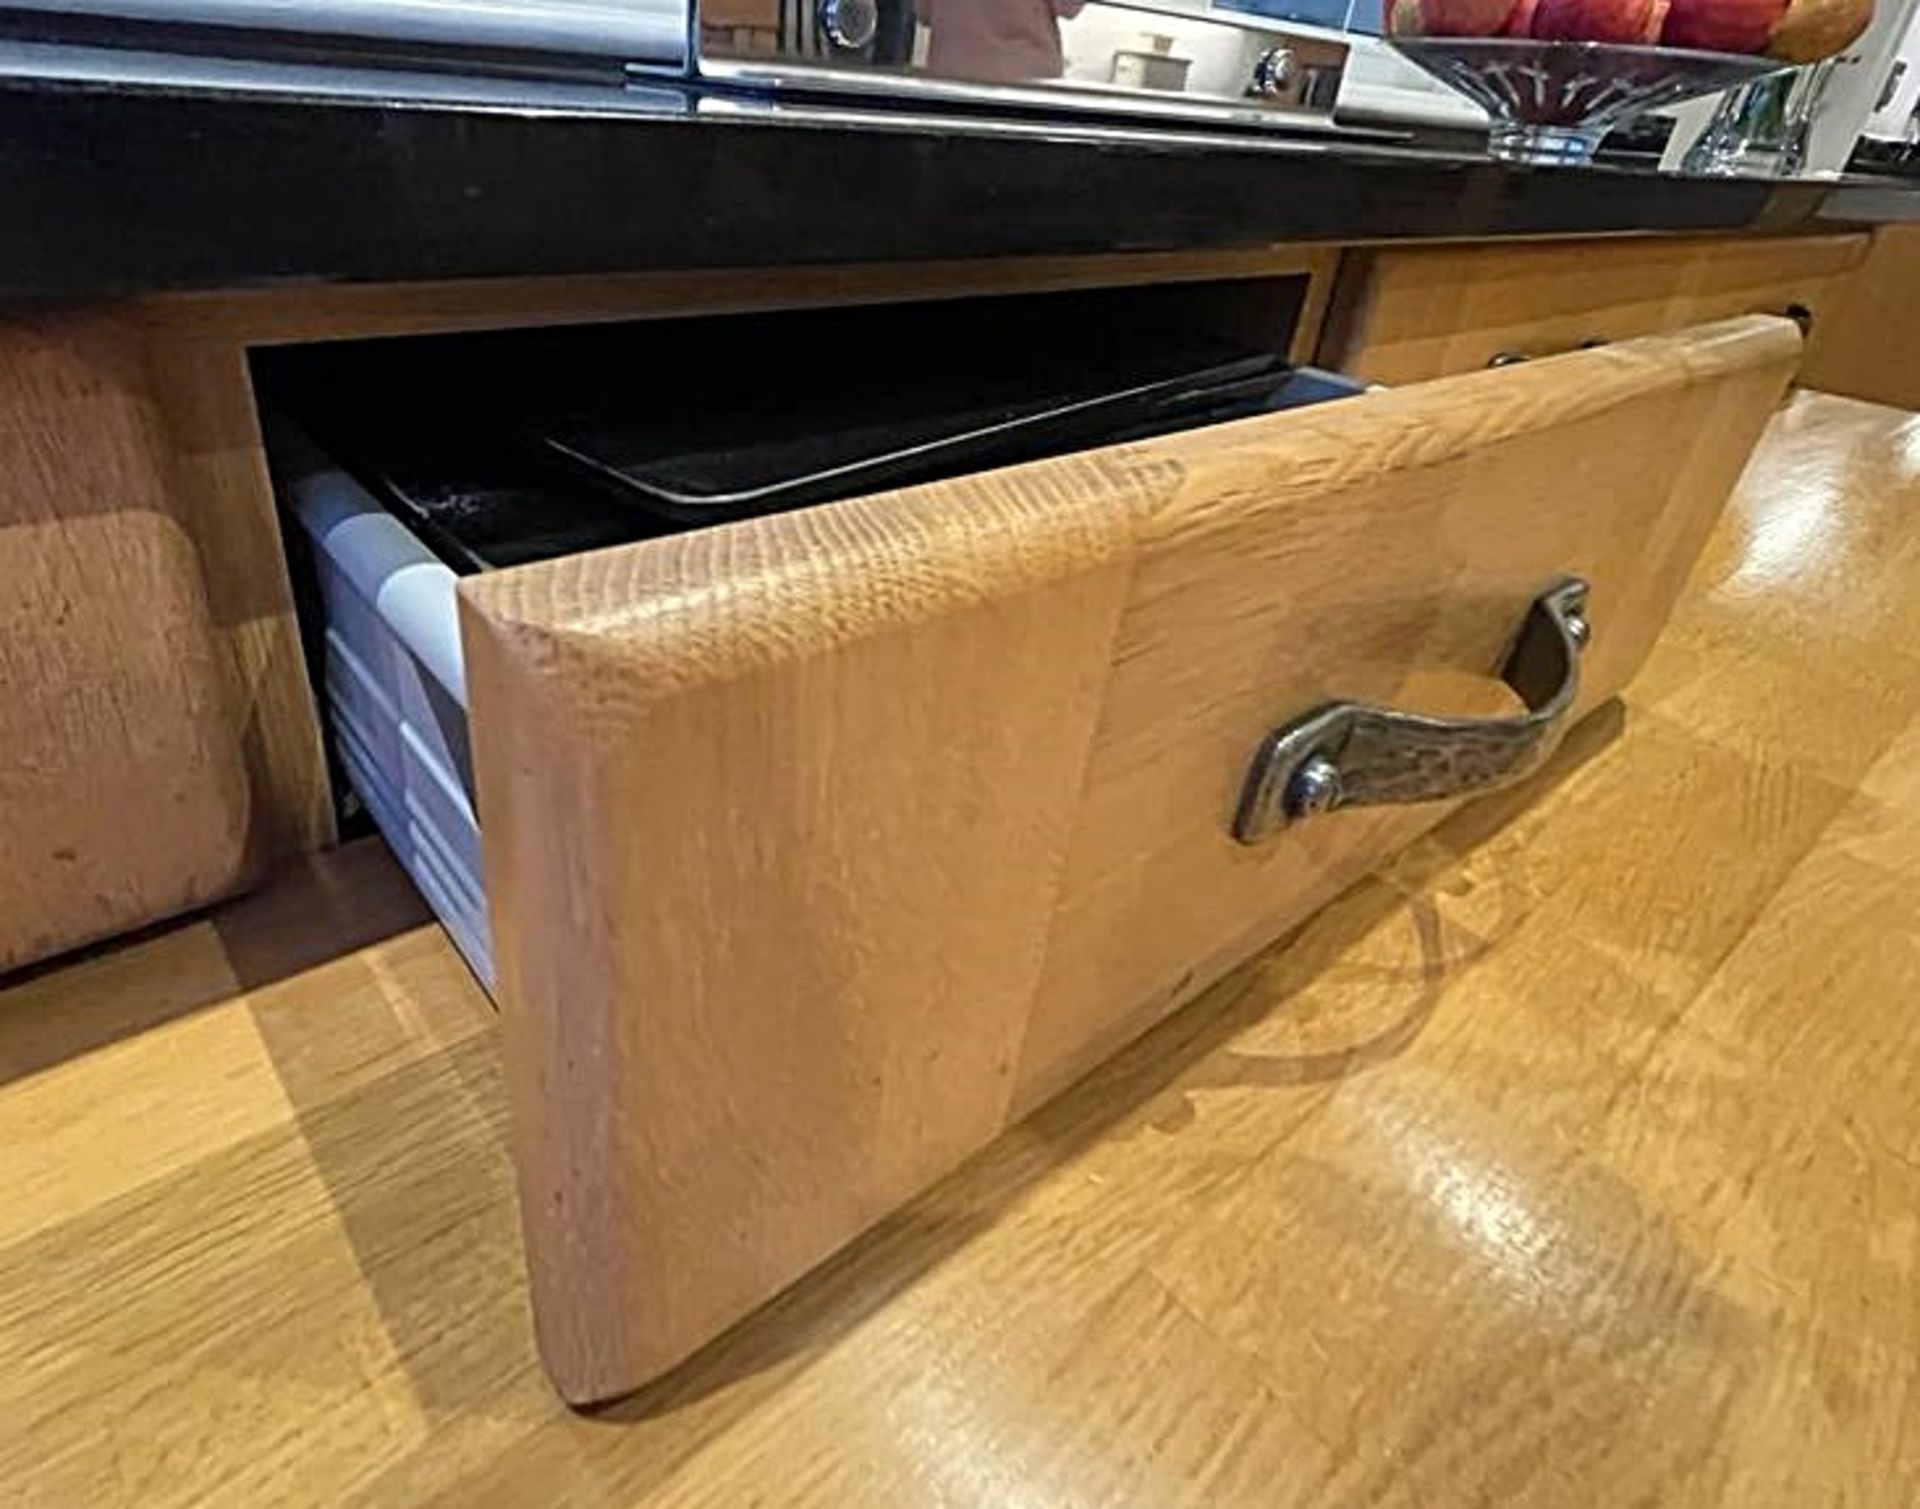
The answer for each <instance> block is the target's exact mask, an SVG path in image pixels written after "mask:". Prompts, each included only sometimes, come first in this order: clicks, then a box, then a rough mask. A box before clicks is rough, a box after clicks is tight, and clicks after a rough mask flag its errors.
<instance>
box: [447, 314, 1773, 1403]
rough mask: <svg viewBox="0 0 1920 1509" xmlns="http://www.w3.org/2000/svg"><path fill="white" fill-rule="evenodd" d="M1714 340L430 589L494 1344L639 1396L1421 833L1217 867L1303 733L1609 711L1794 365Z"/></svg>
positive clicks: (1395, 817) (1700, 336)
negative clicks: (514, 1269) (496, 1065)
mask: <svg viewBox="0 0 1920 1509" xmlns="http://www.w3.org/2000/svg"><path fill="white" fill-rule="evenodd" d="M1799 345H1800V342H1799V335H1798V332H1797V331H1796V329H1795V327H1794V326H1793V325H1792V324H1791V323H1789V322H1788V321H1786V320H1782V319H1777V318H1768V317H1761V316H1752V317H1747V318H1744V319H1738V320H1731V321H1726V322H1723V323H1720V324H1716V325H1708V326H1700V327H1695V328H1692V329H1690V330H1688V331H1685V332H1682V333H1677V334H1674V335H1670V336H1657V337H1649V338H1646V339H1643V340H1640V341H1636V342H1628V343H1624V344H1622V345H1620V346H1618V347H1615V348H1610V349H1607V350H1602V351H1592V352H1583V353H1579V354H1576V355H1572V356H1567V357H1562V358H1559V359H1556V360H1554V361H1548V362H1541V363H1536V364H1532V365H1530V366H1527V367H1522V368H1512V369H1507V370H1502V371H1496V372H1482V373H1475V374H1471V375H1467V376H1464V377H1458V378H1454V379H1450V380H1446V381H1441V382H1436V383H1431V384H1426V385H1423V386H1416V387H1412V388H1408V389H1405V390H1401V391H1396V392H1390V393H1374V394H1367V395H1364V396H1361V397H1357V398H1353V399H1350V400H1347V401H1345V402H1341V403H1335V404H1329V405H1325V406H1322V407H1317V408H1312V409H1305V410H1297V411H1293V412H1289V413H1283V414H1278V415H1270V416H1266V417H1264V418H1261V419H1257V420H1252V421H1247V422H1244V423H1241V424H1236V425H1227V426H1220V427H1216V428H1213V429H1207V430H1197V431H1192V432H1188V433H1184V434H1180V435H1176V436H1171V437H1168V438H1166V439H1163V440H1157V441H1152V442H1148V443H1144V444H1139V445H1134V446H1121V447H1115V448H1112V449H1108V450H1102V451H1095V452H1090V453H1087V454H1085V455H1080V456H1072V457H1066V458H1062V459H1058V460H1053V461H1047V462H1041V463H1038V464H1035V465H1032V466H1028V467H1021V468H1014V469H1011V470H1007V471H1001V472H993V473H987V474H983V475H980V476H975V477H967V478H962V479H958V480H955V481H951V482H944V483H938V484H935V485H932V486H928V487H924V488H918V489H909V490H906V491H902V492H897V493H890V494H883V495H880V496H877V497H874V498H869V499H864V500H857V501H853V502H849V503H843V504H836V505H833V506H830V507H825V508H819V509H812V510H803V511H801V512H798V513H792V514H785V515H780V516H777V517H773V518H767V519H760V520H753V521H749V522H747V523H745V524H740V525H736V526H731V527H727V528H722V529H715V530H710V531H705V532H700V533H694V534H689V535H681V536H675V537H672V538H669V539H664V540H657V541H651V542H647V543H645V544H642V545H638V546H631V547H622V548H619V549H614V550H606V551H600V552H595V553H590V554H586V555H581V556H574V557H568V558H565V559H562V560H556V561H551V562H546V563H542V564H540V565H536V566H530V567H523V568H520V569H518V570H513V571H504V572H497V573H492V574H489V575H486V576H482V577H477V578H471V579H469V580H468V581H467V582H466V583H464V584H463V587H462V598H463V620H464V628H465V640H466V645H467V658H468V685H469V690H470V694H471V698H472V702H471V707H472V718H473V731H474V749H475V769H476V774H477V779H478V783H479V793H478V794H479V811H480V817H481V823H482V827H483V831H484V833H485V835H486V841H485V845H484V849H485V863H486V876H487V888H488V894H489V897H490V902H491V908H492V916H493V930H494V943H495V955H496V959H497V961H498V986H499V995H500V1000H501V1008H502V1013H503V1018H504V1031H505V1051H506V1063H507V1071H508V1079H509V1084H510V1094H511V1098H512V1101H513V1105H514V1108H515V1116H516V1125H517V1136H518V1148H519V1161H520V1175H521V1191H522V1201H523V1206H524V1210H525V1215H526V1223H527V1239H528V1244H529V1251H530V1256H531V1265H532V1277H533V1285H534V1294H535V1302H536V1303H535V1311H536V1319H537V1323H538V1327H539V1332H540V1336H541V1341H542V1346H543V1349H544V1352H545V1355H546V1357H547V1360H548V1363H549V1365H550V1367H551V1369H552V1371H553V1374H554V1378H555V1381H556V1383H557V1385H558V1386H559V1387H560V1389H561V1390H562V1391H563V1392H564V1393H565V1394H566V1395H567V1396H568V1397H569V1398H571V1399H574V1400H576V1401H582V1402H586V1401H595V1400H604V1399H607V1398H610V1397H613V1396H615V1395H618V1394H621V1393H624V1392H627V1391H629V1390H631V1389H633V1388H635V1387H637V1386H639V1385H641V1384H643V1383H645V1382H646V1381H648V1380H649V1379H650V1378H652V1377H654V1376H656V1375H658V1374H659V1373H660V1372H662V1371H663V1370H664V1369H666V1368H668V1367H670V1366H672V1365H673V1364H674V1363H677V1362H679V1361H680V1360H681V1359H682V1358H684V1357H685V1356H686V1355H687V1354H689V1353H690V1352H692V1351H693V1350H694V1349H695V1348H696V1347H698V1346H699V1345H701V1344H702V1343H704V1342H706V1341H707V1340H709V1339H711V1338H712V1337H713V1336H714V1335H716V1334H717V1333H718V1332H720V1331H721V1330H723V1329H724V1328H725V1327H726V1326H728V1325H729V1324H731V1323H732V1322H734V1321H736V1320H738V1319H739V1318H740V1317H741V1316H743V1315H745V1314H747V1313H748V1312H749V1311H750V1310H752V1309H753V1308H754V1307H755V1306H756V1305H758V1304H760V1303H762V1302H763V1301H765V1300H767V1299H768V1298H770V1297H772V1296H773V1295H774V1294H775V1293H777V1292H778V1291H779V1290H781V1289H782V1288H784V1287H785V1286H786V1285H787V1284H789V1283H790V1282H791V1281H792V1280H793V1279H795V1278H797V1277H798V1276H799V1275H800V1274H802V1273H804V1272H806V1271H807V1270H808V1269H809V1268H811V1267H813V1266H814V1265H815V1264H816V1263H818V1262H819V1261H821V1260H822V1259H823V1258H825V1257H827V1256H828V1255H829V1254H830V1253H832V1252H833V1251H834V1250H835V1249H837V1248H838V1247H840V1246H841V1245H842V1244H844V1243H845V1242H846V1241H847V1240H849V1239H850V1238H852V1237H853V1236H854V1235H856V1234H857V1233H858V1232H860V1231H862V1230H864V1229H865V1228H867V1227H868V1226H870V1225H871V1224H872V1223H873V1222H875V1221H877V1220H879V1219H880V1218H881V1217H882V1216H884V1215H885V1214H886V1213H887V1212H889V1211H890V1210H892V1209H894V1208H895V1207H896V1206H898V1205H899V1204H900V1203H901V1202H902V1201H903V1200H904V1199H906V1198H907V1197H909V1196H910V1195H912V1194H913V1193H915V1192H916V1191H918V1190H919V1189H921V1188H923V1187H925V1185H926V1184H928V1183H929V1182H930V1181H931V1180H933V1179H934V1178H936V1177H937V1176H939V1175H940V1174H942V1173H945V1172H946V1171H947V1170H948V1169H950V1168H952V1167H953V1166H954V1165H955V1164H956V1163H958V1162H959V1161H960V1160H961V1159H962V1158H964V1157H965V1156H966V1155H968V1154H969V1153H971V1152H973V1151H974V1150H975V1149H977V1148H978V1147H979V1146H981V1145H982V1144H983V1143H985V1142H986V1141H987V1140H989V1139H990V1138H991V1137H992V1136H993V1135H994V1134H995V1133H997V1132H998V1131H999V1130H1000V1129H1001V1128H1003V1127H1004V1126H1006V1125H1008V1124H1009V1123H1011V1122H1012V1121H1015V1120H1017V1119H1018V1118H1019V1117H1021V1116H1022V1115H1024V1114H1025V1113H1026V1112H1028V1111H1029V1110H1031V1109H1033V1108H1034V1107H1035V1106H1037V1105H1039V1104H1041V1103H1042V1102H1043V1101H1044V1100H1045V1099H1046V1098H1047V1097H1049V1096H1051V1095H1053V1094H1055V1093H1057V1092H1058V1091H1060V1090H1061V1089H1063V1088H1065V1087H1066V1086H1067V1085H1068V1084H1070V1083H1072V1082H1073V1081H1074V1080H1075V1079H1077V1078H1078V1077H1079V1076H1081V1075H1082V1074H1084V1073H1085V1072H1086V1071H1087V1070H1088V1069H1090V1068H1092V1067H1093V1066H1094V1065H1095V1064H1097V1063H1099V1062H1100V1061H1101V1060H1103V1059H1104V1058H1106V1057H1107V1056H1108V1055H1110V1054H1111V1053H1112V1052H1113V1051H1115V1050H1116V1049H1118V1048H1120V1047H1121V1046H1123V1045H1124V1044H1125V1043H1126V1042H1128V1041H1129V1040H1130V1039H1132V1038H1134V1037H1136V1036H1138V1035H1139V1034H1140V1033H1141V1032H1143V1031H1145V1030H1146V1029H1147V1028H1149V1027H1151V1026H1152V1025H1153V1024H1154V1022H1156V1021H1157V1020H1159V1019H1160V1018H1161V1017H1163V1016H1165V1015H1166V1014H1167V1013H1168V1012H1169V1011H1171V1010H1172V1009H1173V1008H1174V1007H1175V1006H1176V1005H1178V1004H1179V1003H1180V1002H1181V1001H1183V1000H1185V999H1187V998H1189V997H1191V996H1192V995H1193V994H1195V993H1196V992H1197V991H1199V990H1200V989H1202V988H1204V987H1205V986H1206V985H1207V984H1208V983H1209V982H1210V981H1211V980H1213V979H1215V978H1217V977H1218V976H1219V975H1220V974H1221V973H1222V972H1223V971H1224V970H1225V969H1227V968H1228V967H1230V966H1231V965H1233V964H1235V963H1237V962H1238V961H1239V960H1241V959H1243V958H1245V957H1246V956H1247V954H1249V953H1250V952H1252V951H1253V950H1254V949H1256V948H1258V947H1260V946H1261V945H1263V944H1264V943H1266V942H1268V941H1270V940H1271V939H1272V938H1274V937H1275V936H1277V935H1278V934H1279V933H1280V932H1281V931H1283V930H1284V929H1285V928H1287V927H1289V926H1292V925H1296V924H1298V923H1299V922H1301V921H1302V920H1304V919H1305V917H1306V916H1307V915H1308V914H1309V913H1310V912H1311V911H1312V910H1313V909H1314V908H1315V907H1317V906H1319V905H1321V904H1322V903H1324V902H1326V901H1327V900H1329V899H1330V898H1331V897H1332V896H1333V895H1335V894H1336V893H1337V892H1338V891H1340V890H1341V889H1342V888H1343V887H1345V886H1346V885H1348V884H1350V883H1351V882H1352V881H1353V880H1355V879H1357V878H1358V877H1359V876H1360V875H1361V874H1362V873H1364V871H1365V870H1366V869H1367V868H1368V867H1369V866H1371V865H1372V864H1374V863H1376V862H1377V861H1379V860H1380V859H1381V858H1382V857H1383V856H1385V855H1387V854H1390V853H1392V852H1393V851H1395V850H1397V849H1399V848H1401V847H1402V846H1404V845H1405V844H1407V843H1408V842H1410V841H1411V840H1412V839H1413V838H1414V837H1415V836H1416V835H1418V834H1419V833H1420V832H1421V831H1422V830H1424V829H1425V828H1427V827H1430V826H1431V825H1432V824H1433V823H1434V822H1436V821H1437V820H1438V819H1439V818H1440V817H1441V816H1442V815H1443V813H1444V810H1445V809H1444V806H1443V805H1442V804H1437V803H1429V804H1426V805H1424V806H1420V807H1401V808H1388V809H1376V810H1372V811H1352V812H1341V813H1336V814H1334V815H1332V816H1330V817H1328V818H1326V819H1324V820H1322V821H1321V822H1318V823H1315V824H1310V825H1307V826H1306V827H1303V828H1301V829H1299V830H1298V831H1296V832H1289V833H1287V834H1285V835H1282V836H1281V837H1280V838H1278V839H1276V840H1274V841H1273V842H1271V843H1268V844H1265V845H1262V846H1259V847H1257V848H1247V847H1243V846H1241V845H1239V844H1237V843H1235V842H1234V841H1233V839H1232V837H1231V836H1230V834H1229V832H1228V825H1229V820H1230V817H1231V814H1232V812H1233V809H1234V806H1235V803H1236V800H1237V798H1238V795H1239V790H1240V787H1241V784H1242V781H1243V779H1244V776H1245V772H1246V769H1247V765H1248V761H1249V759H1250V757H1251V755H1252V753H1253V751H1254V749H1255V747H1256V746H1257V745H1258V743H1259V742H1260V740H1261V738H1262V737H1263V735H1264V734H1265V733H1266V732H1267V730H1268V729H1269V728H1271V727H1272V726H1274V725H1275V724H1277V723H1280V722H1283V721H1285V720H1286V719H1288V718H1290V717H1295V716H1298V715H1299V714H1301V713H1304V712H1307V711H1309V710H1311V709H1313V708H1315V707H1317V706H1319V705H1320V704H1322V703H1324V702H1325V701H1327V700H1328V699H1330V698H1333V697H1357V698H1369V699H1372V700H1376V701H1383V702H1387V703H1391V704H1394V705H1398V706H1405V707H1409V708H1411V709H1414V710H1417V711H1431V712H1497V711H1499V710H1501V708H1502V706H1503V703H1502V701H1501V700H1500V698H1498V697H1496V696H1495V695H1494V687H1495V683H1494V681H1493V674H1494V672H1495V671H1496V670H1497V668H1498V667H1499V665H1500V663H1501V661H1502V659H1503V657H1504V655H1505V653H1506V651H1507V648H1508V646H1509V645H1510V643H1511V642H1512V639H1513V637H1514V635H1515V632H1516V630H1517V628H1518V626H1519V624H1520V622H1521V619H1522V618H1523V616H1524V615H1525V612H1526V610H1527V606H1528V604H1529V602H1530V601H1531V600H1532V599H1533V597H1534V596H1535V595H1536V594H1537V593H1538V592H1539V591H1540V590H1541V589H1542V588H1543V587H1545V586H1547V585H1549V584H1550V583H1552V582H1554V581H1555V580H1556V579H1558V578H1559V577H1561V576H1562V575H1564V574H1567V573H1572V574H1575V575H1578V576H1581V577H1583V578H1585V579H1586V580H1588V581H1589V582H1590V583H1591V584H1592V589H1593V590H1592V598H1591V602H1590V604H1589V615H1590V617H1591V620H1592V622H1593V625H1594V627H1595V636H1594V640H1593V644H1592V646H1591V648H1590V649H1589V651H1588V652H1587V654H1586V655H1585V656H1584V691H1583V700H1582V702H1581V704H1580V705H1579V707H1578V708H1577V709H1576V714H1577V713H1583V712H1585V711H1587V710H1589V709H1591V708H1592V707H1593V706H1595V705H1597V704H1598V702H1599V701H1601V700H1603V699H1604V698H1606V697H1607V696H1609V695H1611V694H1612V693H1613V692H1614V691H1616V690H1618V689H1619V687H1620V686H1621V685H1622V684H1623V683H1624V682H1625V681H1626V679H1627V678H1628V677H1629V676H1630V675H1631V674H1632V672H1633V671H1634V669H1635V668H1636V667H1637V666H1638V665H1639V664H1640V662H1641V660H1642V659H1643V658H1644V657H1645V655H1646V653H1647V651H1648V649H1649V648H1650V646H1651V644H1652V642H1653V639H1654V636H1655V635H1656V634H1657V633H1658V631H1659V629H1660V626H1661V625H1662V624H1663V623H1664V621H1665V619H1666V616H1667V613H1668V610H1669V608H1670V606H1671V604H1672V602H1673V599H1674V597H1675V595H1676V594H1677V593H1678V591H1679V588H1680V584H1681V581H1682V579H1683V577H1684V575H1685V573H1686V571H1687V569H1688V567H1689V565H1690V564H1691V562H1692V560H1693V558H1694V556H1695V555H1696V553H1697V552H1698V550H1699V547H1700V544H1701V542H1702V541H1703V540H1704V538H1705V536H1706V532H1707V530H1708V529H1709V528H1710V527H1711V525H1712V522H1713V519H1714V517H1715V515H1716V514H1717V513H1718V511H1719V509H1720V507H1721V504H1722V503H1723V501H1724V500H1725V498H1726V496H1727V493H1728V490H1729V489H1730V488H1731V487H1732V485H1733V483H1734V481H1735V479H1736V478H1737V477H1738V475H1739V473H1740V469H1741V467H1742V466H1743V464H1744V463H1745V461H1746V459H1747V456H1748V453H1749V451H1750V449H1751V447H1752V445H1753V443H1754V441H1755V439H1756V438H1757V436H1758V435H1759V433H1760V430H1761V427H1762V426H1763V424H1764V423H1765V422H1766V420H1767V418H1768V417H1769V416H1770V415H1771V413H1772V412H1773V411H1774V408H1775V407H1776V405H1777V403H1778V401H1779V398H1780V395H1781V393H1782V390H1783V389H1784V386H1785V384H1786V381H1787V378H1788V376H1789V374H1790V372H1791V370H1792V367H1793V364H1794V362H1795V360H1796V358H1797V356H1798V352H1799Z"/></svg>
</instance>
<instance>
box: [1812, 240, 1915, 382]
mask: <svg viewBox="0 0 1920 1509" xmlns="http://www.w3.org/2000/svg"><path fill="white" fill-rule="evenodd" d="M1916 349H1920V226H1916V225H1887V226H1882V227H1881V228H1880V229H1878V230H1876V231H1875V232H1874V233H1873V245H1872V246H1871V247H1870V248H1869V249H1868V251H1867V255H1866V259H1865V261H1864V262H1862V263H1861V266H1860V270H1859V271H1858V272H1857V273H1855V274H1854V275H1853V278H1852V280H1851V281H1850V283H1849V285H1848V290H1847V298H1846V302H1845V303H1844V304H1843V305H1842V306H1841V307H1840V309H1839V310H1837V311H1836V313H1835V317H1834V318H1833V319H1832V320H1831V321H1829V322H1828V323H1827V324H1826V325H1825V326H1824V327H1821V326H1816V327H1815V329H1814V332H1813V339H1812V340H1811V341H1810V342H1809V343H1808V346H1807V359H1806V362H1805V363H1804V365H1803V367H1802V381H1804V382H1805V383H1806V385H1807V386H1808V387H1810V388H1819V389H1821V390H1822V391H1824V392H1829V393H1845V394H1847V395H1849V396H1851V397H1854V398H1865V399H1870V400H1872V401H1873V402H1874V403H1885V404H1893V405H1895V406H1896V407H1899V408H1907V409H1911V408H1920V368H1917V367H1916V364H1915V362H1914V361H1913V352H1914V351H1915V350H1916Z"/></svg>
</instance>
